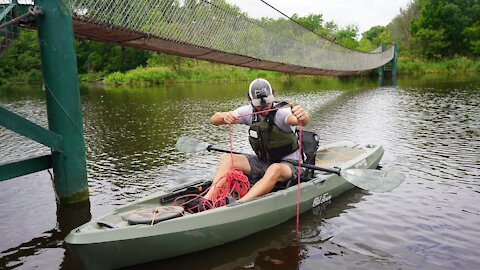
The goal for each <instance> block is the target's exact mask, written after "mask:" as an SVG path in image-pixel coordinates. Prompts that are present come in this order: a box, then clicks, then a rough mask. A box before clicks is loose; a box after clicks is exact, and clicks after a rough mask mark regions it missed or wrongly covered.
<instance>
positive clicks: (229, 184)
mask: <svg viewBox="0 0 480 270" xmlns="http://www.w3.org/2000/svg"><path fill="white" fill-rule="evenodd" d="M284 108H291V107H290V106H283V107H279V108H271V109H266V110H262V111H257V112H252V113H248V114H243V115H239V116H238V117H244V116H250V115H255V114H261V113H264V112H270V111H275V110H279V109H284ZM228 134H229V144H230V160H231V162H232V165H231V167H232V169H231V170H230V171H229V172H227V173H226V174H225V175H223V176H222V177H220V178H219V180H218V181H217V182H216V183H215V184H213V185H212V186H210V187H209V188H207V189H206V190H201V188H199V190H198V192H199V193H191V194H186V195H182V196H179V197H177V198H176V199H175V200H174V201H173V205H176V206H177V205H178V206H182V207H184V209H185V211H187V212H189V213H197V212H200V211H204V210H208V209H212V208H217V207H221V206H225V205H227V204H229V203H230V202H231V200H232V199H233V200H235V199H240V198H242V197H243V196H244V195H245V194H247V192H248V190H249V189H250V182H249V181H248V177H247V176H246V175H245V174H244V173H243V172H242V171H241V170H239V169H237V168H235V164H234V161H233V139H232V134H233V132H232V124H229V125H228ZM301 159H302V121H299V159H298V166H297V180H298V184H297V222H296V223H297V225H296V232H297V235H298V228H299V216H300V175H301V170H302V167H301ZM222 179H225V184H224V186H223V187H219V188H218V190H217V191H216V192H215V193H214V194H213V196H212V197H211V198H209V199H205V198H204V197H203V196H204V195H205V194H206V193H207V192H208V190H209V189H210V188H214V189H215V187H216V185H217V184H218V183H219V182H221V180H222ZM182 200H183V202H181V203H179V202H180V201H182Z"/></svg>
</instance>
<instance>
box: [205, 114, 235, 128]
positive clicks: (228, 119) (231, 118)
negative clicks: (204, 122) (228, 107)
mask: <svg viewBox="0 0 480 270" xmlns="http://www.w3.org/2000/svg"><path fill="white" fill-rule="evenodd" d="M238 117H239V115H238V114H237V113H236V112H233V111H230V112H216V113H215V114H214V115H212V117H211V118H210V123H212V124H214V125H215V126H218V125H226V124H235V123H236V122H237V120H238Z"/></svg>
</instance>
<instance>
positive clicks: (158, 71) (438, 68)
mask: <svg viewBox="0 0 480 270" xmlns="http://www.w3.org/2000/svg"><path fill="white" fill-rule="evenodd" d="M376 72H377V71H376V70H372V71H367V72H365V73H364V74H363V75H364V76H367V75H376ZM478 72H480V61H478V60H476V59H470V58H466V57H457V58H453V59H448V60H442V61H438V62H427V61H422V60H418V59H413V58H411V59H410V58H401V59H399V61H398V74H399V75H426V74H445V75H453V74H467V73H478ZM257 77H262V78H266V79H277V80H289V79H292V78H301V77H309V78H313V77H318V76H310V75H298V74H283V73H280V72H273V71H265V70H254V69H248V68H242V67H236V66H228V65H220V64H212V63H207V62H203V61H198V63H196V64H193V65H190V66H186V67H181V68H177V69H175V68H172V67H162V66H158V67H139V68H136V69H134V70H130V71H127V72H124V73H122V72H114V73H111V74H108V75H107V76H105V78H104V79H103V81H102V82H103V83H105V84H111V85H156V84H162V83H168V82H209V81H210V82H215V81H243V80H249V79H251V78H257Z"/></svg>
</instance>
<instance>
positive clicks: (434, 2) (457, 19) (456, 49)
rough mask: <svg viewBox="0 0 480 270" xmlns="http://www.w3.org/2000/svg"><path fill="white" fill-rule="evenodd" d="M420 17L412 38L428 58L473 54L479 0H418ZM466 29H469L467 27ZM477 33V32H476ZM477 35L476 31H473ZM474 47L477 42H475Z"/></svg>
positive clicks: (413, 29)
mask: <svg viewBox="0 0 480 270" xmlns="http://www.w3.org/2000/svg"><path fill="white" fill-rule="evenodd" d="M417 2H418V3H419V5H420V12H419V16H418V18H415V19H413V20H412V24H411V26H412V28H411V30H412V37H413V41H414V43H415V45H416V46H417V47H420V46H426V47H422V48H420V52H421V53H422V54H423V55H424V56H426V57H428V58H432V57H433V58H437V57H452V56H455V55H468V54H471V52H472V51H471V43H472V44H475V39H474V40H469V37H468V36H466V34H472V32H470V30H474V29H472V28H471V27H474V26H475V24H476V23H478V21H479V20H480V2H479V1H478V0H456V1H449V0H417ZM466 29H470V30H467V31H466ZM473 32H475V31H473ZM473 34H474V33H473ZM474 47H475V45H474Z"/></svg>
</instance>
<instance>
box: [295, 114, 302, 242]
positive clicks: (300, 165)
mask: <svg viewBox="0 0 480 270" xmlns="http://www.w3.org/2000/svg"><path fill="white" fill-rule="evenodd" d="M298 129H299V138H298V140H299V146H298V149H299V151H298V166H297V227H296V232H297V235H298V227H299V226H300V175H301V172H302V164H301V162H300V161H301V160H302V158H303V157H302V140H303V138H302V121H300V124H299V125H298Z"/></svg>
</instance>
